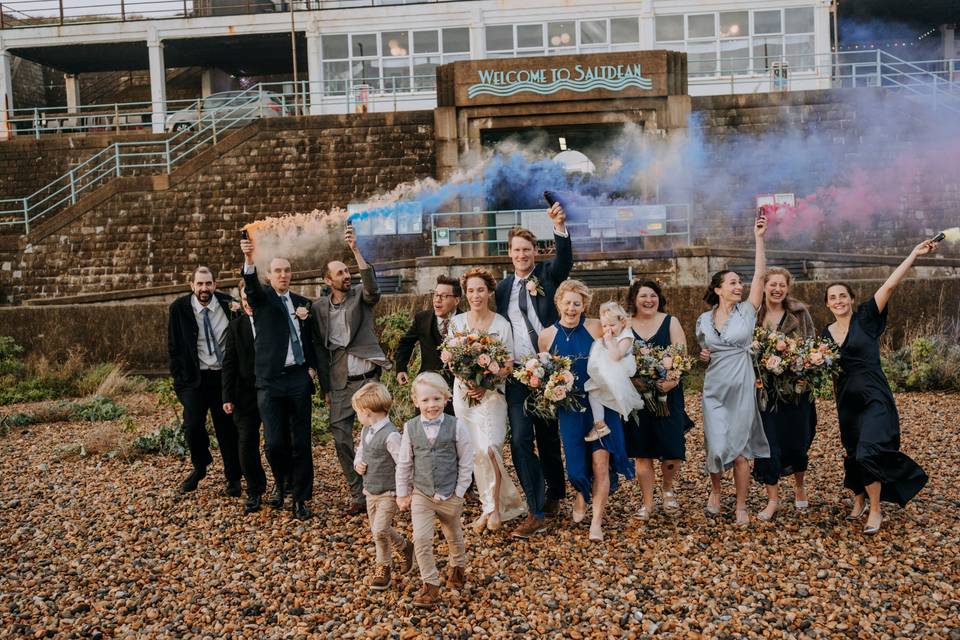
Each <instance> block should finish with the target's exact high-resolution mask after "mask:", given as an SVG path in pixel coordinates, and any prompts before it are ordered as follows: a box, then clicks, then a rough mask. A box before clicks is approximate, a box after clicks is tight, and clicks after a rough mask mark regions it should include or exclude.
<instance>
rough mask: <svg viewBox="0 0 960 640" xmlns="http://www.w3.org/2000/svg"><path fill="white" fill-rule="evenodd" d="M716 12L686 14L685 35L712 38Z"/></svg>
mask: <svg viewBox="0 0 960 640" xmlns="http://www.w3.org/2000/svg"><path fill="white" fill-rule="evenodd" d="M715 22H716V14H715V13H704V14H700V15H693V16H687V37H688V38H713V37H715V36H716V35H717V32H716V28H715V27H716V25H715V24H714V23H715Z"/></svg>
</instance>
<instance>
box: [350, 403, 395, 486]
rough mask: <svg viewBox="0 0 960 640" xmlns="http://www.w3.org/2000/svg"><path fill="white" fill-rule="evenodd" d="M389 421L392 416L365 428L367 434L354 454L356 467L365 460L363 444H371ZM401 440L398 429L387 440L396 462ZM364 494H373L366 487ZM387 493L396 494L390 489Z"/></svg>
mask: <svg viewBox="0 0 960 640" xmlns="http://www.w3.org/2000/svg"><path fill="white" fill-rule="evenodd" d="M389 423H390V418H384V419H383V420H381V421H379V422H376V423H374V424H372V425H370V428H369V429H366V430H364V434H365V435H364V437H362V438H360V443H359V444H358V445H357V453H356V455H354V456H353V466H354V467H356V466H357V465H359V464H360V463H362V462H363V461H364V460H363V446H364V445H366V444H370V441H371V440H373V436H375V435H376V434H377V432H378V431H380V429H383V428H384V427H385V426H387V425H388V424H389ZM400 441H401V436H400V433H399V432H397V431H394V432H393V433H391V434H390V435H388V436H387V442H386V447H387V453H389V454H390V457H391V458H393V461H394V462H397V461H398V459H399V458H400ZM363 495H365V496H371V495H373V494H372V493H370V492H368V491H367V490H366V489H364V490H363ZM387 495H391V496H392V495H396V494H395V493H394V492H393V491H388V492H387Z"/></svg>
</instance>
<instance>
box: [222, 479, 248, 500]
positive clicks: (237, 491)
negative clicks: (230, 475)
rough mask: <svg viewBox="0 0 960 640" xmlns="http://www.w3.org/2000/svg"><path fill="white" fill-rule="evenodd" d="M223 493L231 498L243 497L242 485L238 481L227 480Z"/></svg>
mask: <svg viewBox="0 0 960 640" xmlns="http://www.w3.org/2000/svg"><path fill="white" fill-rule="evenodd" d="M223 492H224V493H225V494H226V495H228V496H230V497H231V498H239V497H240V496H241V495H243V485H241V484H240V481H239V480H227V488H226V489H224V490H223Z"/></svg>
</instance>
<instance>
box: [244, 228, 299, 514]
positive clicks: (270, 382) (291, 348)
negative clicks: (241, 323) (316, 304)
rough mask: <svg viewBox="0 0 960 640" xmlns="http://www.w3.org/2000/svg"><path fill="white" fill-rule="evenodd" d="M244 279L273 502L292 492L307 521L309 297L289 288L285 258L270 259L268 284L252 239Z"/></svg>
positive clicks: (280, 503)
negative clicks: (255, 258)
mask: <svg viewBox="0 0 960 640" xmlns="http://www.w3.org/2000/svg"><path fill="white" fill-rule="evenodd" d="M240 250H241V251H243V257H244V264H243V281H244V284H245V285H246V294H247V300H248V301H249V303H250V307H251V308H253V321H254V326H255V329H256V339H255V340H254V352H255V358H254V374H255V376H256V379H257V406H258V407H259V409H260V416H261V417H262V418H263V435H264V449H265V451H266V453H267V462H269V463H270V469H271V470H272V471H273V478H274V481H275V482H276V486H275V487H274V491H273V494H272V495H271V496H270V500H269V503H270V506H272V507H274V508H277V509H280V508H282V507H283V499H284V492H285V490H286V487H288V486H289V487H290V488H291V490H292V492H293V515H294V517H296V518H298V519H300V520H306V519H307V518H309V517H310V516H311V515H312V514H311V513H310V510H309V509H308V508H307V500H309V499H310V497H311V496H312V495H313V453H312V448H311V432H310V417H311V410H312V405H311V396H312V395H313V380H312V377H313V376H314V375H316V366H317V365H316V353H315V351H314V349H313V338H312V336H311V325H312V322H310V321H308V318H309V316H310V301H309V300H308V299H307V298H304V297H303V296H299V295H297V294H295V293H291V292H290V279H291V277H292V275H293V272H292V270H291V268H290V262H289V261H287V260H286V259H285V258H273V259H272V260H271V261H270V271H269V274H268V278H269V280H270V286H269V287H264V286H263V285H262V284H261V283H260V280H259V278H258V277H257V269H256V267H255V266H254V263H253V243H252V242H251V241H250V240H246V239H244V240H241V241H240Z"/></svg>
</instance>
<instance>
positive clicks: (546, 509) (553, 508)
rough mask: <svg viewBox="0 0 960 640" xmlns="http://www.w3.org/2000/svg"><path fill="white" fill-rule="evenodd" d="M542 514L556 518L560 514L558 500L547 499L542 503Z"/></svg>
mask: <svg viewBox="0 0 960 640" xmlns="http://www.w3.org/2000/svg"><path fill="white" fill-rule="evenodd" d="M543 515H544V517H547V518H556V517H557V516H558V515H560V501H559V500H547V501H546V502H544V503H543Z"/></svg>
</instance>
